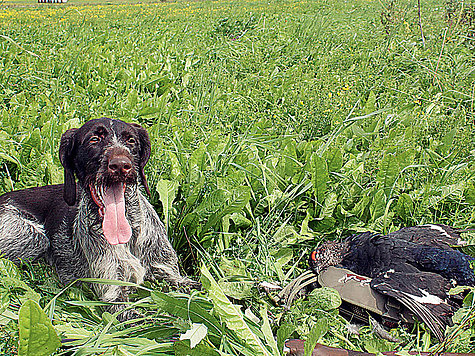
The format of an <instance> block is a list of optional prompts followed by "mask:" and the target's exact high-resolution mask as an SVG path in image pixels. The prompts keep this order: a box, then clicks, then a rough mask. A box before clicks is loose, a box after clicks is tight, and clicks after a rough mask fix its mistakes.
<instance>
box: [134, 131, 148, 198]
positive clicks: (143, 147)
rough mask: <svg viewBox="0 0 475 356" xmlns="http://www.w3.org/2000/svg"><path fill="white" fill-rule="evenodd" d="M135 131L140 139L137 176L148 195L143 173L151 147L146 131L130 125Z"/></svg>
mask: <svg viewBox="0 0 475 356" xmlns="http://www.w3.org/2000/svg"><path fill="white" fill-rule="evenodd" d="M131 125H132V126H133V127H134V128H135V130H136V131H137V134H138V135H139V139H140V152H139V155H140V162H139V169H140V171H139V174H140V178H141V179H142V184H143V186H144V188H145V192H146V193H147V194H148V195H150V189H149V188H148V184H147V180H146V179H145V173H144V167H145V165H146V164H147V162H148V159H149V158H150V154H151V152H152V147H151V145H150V137H149V136H148V132H147V130H145V129H144V128H143V127H142V126H140V125H139V124H131Z"/></svg>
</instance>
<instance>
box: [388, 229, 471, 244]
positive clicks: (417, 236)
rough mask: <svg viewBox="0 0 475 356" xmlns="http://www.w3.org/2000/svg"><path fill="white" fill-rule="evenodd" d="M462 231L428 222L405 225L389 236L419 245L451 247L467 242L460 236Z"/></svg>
mask: <svg viewBox="0 0 475 356" xmlns="http://www.w3.org/2000/svg"><path fill="white" fill-rule="evenodd" d="M460 232H463V231H462V230H459V229H455V228H452V227H450V226H447V225H441V224H427V225H419V226H412V227H404V228H402V229H400V230H398V231H394V232H391V233H390V234H389V235H388V236H390V237H392V238H396V239H401V240H406V241H408V242H412V243H415V244H419V245H426V246H432V247H439V248H451V247H452V246H463V245H466V244H467V242H466V241H465V240H463V239H462V237H461V236H460Z"/></svg>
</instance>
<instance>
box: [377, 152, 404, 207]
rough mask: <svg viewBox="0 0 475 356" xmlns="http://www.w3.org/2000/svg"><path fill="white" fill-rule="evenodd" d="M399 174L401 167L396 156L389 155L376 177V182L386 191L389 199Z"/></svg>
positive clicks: (380, 166) (385, 156)
mask: <svg viewBox="0 0 475 356" xmlns="http://www.w3.org/2000/svg"><path fill="white" fill-rule="evenodd" d="M398 173H399V167H398V163H397V160H396V158H395V157H394V154H392V153H387V154H386V155H384V157H383V159H382V160H381V162H380V164H379V172H378V175H377V176H376V180H377V181H378V183H379V184H380V188H381V189H383V190H384V193H385V194H386V197H387V198H389V193H390V192H391V189H392V187H393V184H394V182H395V181H396V178H397V176H398Z"/></svg>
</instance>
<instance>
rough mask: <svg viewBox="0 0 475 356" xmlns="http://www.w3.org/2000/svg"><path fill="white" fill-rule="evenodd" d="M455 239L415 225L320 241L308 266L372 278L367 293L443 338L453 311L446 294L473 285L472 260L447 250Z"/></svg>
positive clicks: (451, 232) (448, 232) (442, 230)
mask: <svg viewBox="0 0 475 356" xmlns="http://www.w3.org/2000/svg"><path fill="white" fill-rule="evenodd" d="M434 226H435V227H434ZM459 237H460V236H459V235H458V234H457V233H456V230H455V229H452V228H449V227H446V226H444V225H425V226H415V227H411V228H405V229H401V230H399V231H397V232H395V233H391V234H389V235H388V236H384V235H379V234H374V233H369V232H366V233H362V234H358V235H353V236H351V237H349V238H347V239H345V240H344V241H343V242H335V241H329V242H325V243H324V244H322V245H321V246H320V247H318V248H317V249H316V250H315V251H313V252H312V253H311V255H310V258H309V265H310V268H311V270H312V271H314V272H315V273H317V274H318V273H319V272H320V271H322V270H324V269H325V268H327V267H329V266H336V265H339V266H342V267H344V268H346V269H348V270H351V271H352V272H354V273H356V274H359V275H364V276H367V277H370V278H372V280H371V283H370V286H371V288H372V289H373V290H375V291H377V292H378V293H382V294H384V295H387V296H390V297H392V298H394V299H396V300H397V301H398V302H400V303H401V304H403V305H404V306H406V307H407V308H408V309H409V310H411V311H412V312H413V313H415V314H416V315H417V316H418V317H419V318H421V319H422V321H424V322H425V323H426V324H427V325H428V326H429V328H430V329H431V330H432V331H433V332H434V334H435V335H436V336H437V337H438V338H439V339H443V331H444V329H445V326H446V325H450V324H451V318H450V316H451V315H452V313H453V311H454V305H453V303H452V302H451V301H449V298H448V291H449V289H450V288H451V287H452V286H453V283H456V284H458V285H466V286H475V274H474V271H473V269H472V267H471V262H472V261H474V260H475V258H473V257H471V256H468V255H466V254H464V253H462V252H459V251H457V250H454V249H451V248H450V246H451V245H455V244H457V243H458V242H459V241H460V239H459ZM454 242H455V243H454Z"/></svg>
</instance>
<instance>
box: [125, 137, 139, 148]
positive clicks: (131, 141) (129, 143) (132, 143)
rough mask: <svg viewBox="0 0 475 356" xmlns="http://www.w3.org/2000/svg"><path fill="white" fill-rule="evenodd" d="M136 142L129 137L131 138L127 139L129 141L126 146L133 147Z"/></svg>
mask: <svg viewBox="0 0 475 356" xmlns="http://www.w3.org/2000/svg"><path fill="white" fill-rule="evenodd" d="M136 142H137V141H136V140H135V138H133V137H131V138H129V139H128V140H127V144H128V145H131V146H133V145H135V143H136Z"/></svg>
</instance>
